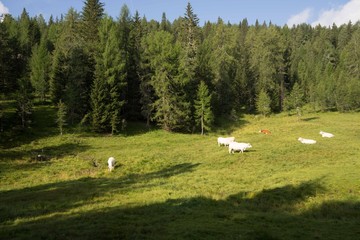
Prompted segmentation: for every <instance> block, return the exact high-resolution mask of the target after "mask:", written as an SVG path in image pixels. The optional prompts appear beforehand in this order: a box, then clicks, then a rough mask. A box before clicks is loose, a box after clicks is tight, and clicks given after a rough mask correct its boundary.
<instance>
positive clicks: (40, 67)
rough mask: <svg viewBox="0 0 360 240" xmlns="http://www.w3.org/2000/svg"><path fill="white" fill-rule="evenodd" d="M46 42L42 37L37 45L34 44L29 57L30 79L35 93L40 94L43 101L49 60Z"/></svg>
mask: <svg viewBox="0 0 360 240" xmlns="http://www.w3.org/2000/svg"><path fill="white" fill-rule="evenodd" d="M46 43H47V41H46V39H45V38H43V39H42V41H41V42H40V44H39V45H35V46H34V47H33V51H32V55H31V59H30V81H31V84H32V86H33V88H34V89H35V93H37V94H38V95H39V96H40V99H41V100H42V101H45V95H46V94H47V92H48V88H49V87H48V86H49V71H50V62H51V61H50V60H51V58H50V54H49V52H48V51H47V45H46Z"/></svg>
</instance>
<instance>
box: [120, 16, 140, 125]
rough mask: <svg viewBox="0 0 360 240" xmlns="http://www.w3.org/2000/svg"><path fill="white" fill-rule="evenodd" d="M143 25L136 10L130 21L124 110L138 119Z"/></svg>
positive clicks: (131, 116)
mask: <svg viewBox="0 0 360 240" xmlns="http://www.w3.org/2000/svg"><path fill="white" fill-rule="evenodd" d="M142 36H143V26H142V24H141V19H140V17H139V13H138V12H136V13H135V16H134V17H133V19H132V21H131V22H130V32H129V48H128V51H129V52H128V56H129V59H128V64H127V66H128V67H127V69H128V70H127V82H128V83H127V84H128V86H127V99H126V106H125V109H124V111H125V112H126V115H127V118H128V119H132V120H138V119H140V118H141V103H140V99H141V95H140V74H141V73H140V72H141V66H140V65H141V55H140V54H141V39H142Z"/></svg>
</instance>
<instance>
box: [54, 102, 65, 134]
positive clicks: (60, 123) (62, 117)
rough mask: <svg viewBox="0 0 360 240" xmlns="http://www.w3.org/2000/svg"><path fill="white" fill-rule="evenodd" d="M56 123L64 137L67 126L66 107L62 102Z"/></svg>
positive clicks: (59, 105) (59, 104)
mask: <svg viewBox="0 0 360 240" xmlns="http://www.w3.org/2000/svg"><path fill="white" fill-rule="evenodd" d="M57 107H58V111H57V118H56V123H57V126H58V128H59V131H60V135H63V131H64V126H65V125H66V105H65V104H64V103H63V102H62V101H61V100H60V101H59V103H58V105H57Z"/></svg>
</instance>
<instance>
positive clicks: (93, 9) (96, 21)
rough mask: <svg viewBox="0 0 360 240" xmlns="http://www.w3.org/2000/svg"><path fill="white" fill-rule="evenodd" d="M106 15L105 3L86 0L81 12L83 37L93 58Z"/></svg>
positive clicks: (97, 0) (96, 0) (86, 47)
mask: <svg viewBox="0 0 360 240" xmlns="http://www.w3.org/2000/svg"><path fill="white" fill-rule="evenodd" d="M103 15H104V3H102V2H100V1H99V0H86V1H85V2H84V6H83V9H82V13H81V27H80V29H79V30H80V31H81V37H82V38H83V42H84V44H85V49H86V51H87V53H88V54H89V55H90V56H91V57H92V58H93V57H94V54H95V53H96V51H97V44H98V42H99V34H98V31H99V30H98V29H99V26H100V22H101V19H102V17H103Z"/></svg>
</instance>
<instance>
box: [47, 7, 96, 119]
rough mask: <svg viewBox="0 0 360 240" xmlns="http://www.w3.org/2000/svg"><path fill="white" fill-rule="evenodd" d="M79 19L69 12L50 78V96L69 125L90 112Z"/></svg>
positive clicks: (57, 45) (55, 53) (77, 15)
mask: <svg viewBox="0 0 360 240" xmlns="http://www.w3.org/2000/svg"><path fill="white" fill-rule="evenodd" d="M79 23H80V16H79V14H78V13H77V12H76V11H75V10H74V9H70V10H69V12H68V14H67V15H66V18H65V22H64V24H63V29H62V32H61V35H60V36H59V38H58V40H57V42H56V44H55V48H56V49H55V51H54V57H53V66H52V69H51V74H50V95H51V99H52V101H53V103H54V104H57V103H58V102H59V100H60V99H62V100H63V102H64V103H65V104H66V106H67V109H68V114H69V120H70V123H74V122H75V121H78V120H81V119H82V118H83V117H84V116H85V115H86V114H87V112H88V111H89V109H90V103H89V102H90V100H89V99H90V88H91V85H90V84H89V82H88V79H89V78H90V77H89V76H90V75H91V74H92V73H91V69H90V67H89V65H90V64H89V58H88V56H87V54H86V53H85V51H84V49H83V44H82V43H83V42H82V39H81V37H80V35H79Z"/></svg>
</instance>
